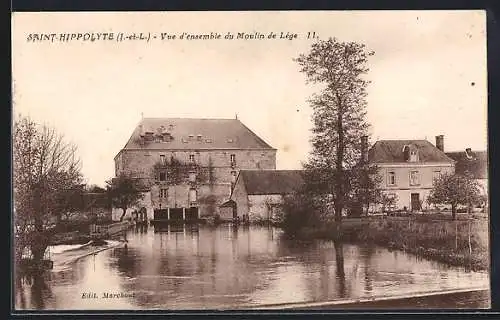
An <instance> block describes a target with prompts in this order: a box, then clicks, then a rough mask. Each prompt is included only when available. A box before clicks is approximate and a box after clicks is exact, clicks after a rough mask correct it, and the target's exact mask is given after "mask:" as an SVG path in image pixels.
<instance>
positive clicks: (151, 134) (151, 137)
mask: <svg viewBox="0 0 500 320" xmlns="http://www.w3.org/2000/svg"><path fill="white" fill-rule="evenodd" d="M153 136H154V133H153V132H146V135H145V136H144V137H145V138H146V141H152V140H153V139H154V138H153Z"/></svg>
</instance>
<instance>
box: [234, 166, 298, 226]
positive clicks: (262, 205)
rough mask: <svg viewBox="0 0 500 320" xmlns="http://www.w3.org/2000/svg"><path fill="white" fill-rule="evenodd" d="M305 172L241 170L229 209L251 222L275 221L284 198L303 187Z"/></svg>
mask: <svg viewBox="0 0 500 320" xmlns="http://www.w3.org/2000/svg"><path fill="white" fill-rule="evenodd" d="M302 172H303V171H302V170H241V171H240V172H239V174H238V177H237V178H236V182H235V185H234V188H233V190H232V192H231V197H230V201H232V202H228V204H227V205H228V206H230V205H232V206H233V208H234V209H233V210H234V212H235V216H237V217H239V218H240V219H241V220H246V219H248V220H249V221H251V222H252V221H262V220H272V219H274V218H276V215H277V214H278V213H279V212H280V210H281V205H282V203H283V197H284V196H286V195H289V194H293V193H294V192H295V191H297V190H299V188H300V187H301V186H302V184H303V177H302Z"/></svg>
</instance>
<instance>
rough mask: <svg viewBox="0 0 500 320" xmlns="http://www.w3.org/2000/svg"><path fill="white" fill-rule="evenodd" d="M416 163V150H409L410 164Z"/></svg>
mask: <svg viewBox="0 0 500 320" xmlns="http://www.w3.org/2000/svg"><path fill="white" fill-rule="evenodd" d="M417 161H418V152H417V150H415V149H413V150H410V162H417Z"/></svg>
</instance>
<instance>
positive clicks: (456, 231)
mask: <svg viewBox="0 0 500 320" xmlns="http://www.w3.org/2000/svg"><path fill="white" fill-rule="evenodd" d="M457 250H458V222H457V221H455V251H457Z"/></svg>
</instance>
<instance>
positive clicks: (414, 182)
mask: <svg viewBox="0 0 500 320" xmlns="http://www.w3.org/2000/svg"><path fill="white" fill-rule="evenodd" d="M419 184H420V181H419V176H418V171H411V172H410V186H418V185H419Z"/></svg>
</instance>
